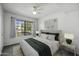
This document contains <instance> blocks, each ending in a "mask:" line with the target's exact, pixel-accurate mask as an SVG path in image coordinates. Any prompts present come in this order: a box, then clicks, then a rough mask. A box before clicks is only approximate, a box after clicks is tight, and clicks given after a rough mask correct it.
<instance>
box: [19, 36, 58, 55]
mask: <svg viewBox="0 0 79 59" xmlns="http://www.w3.org/2000/svg"><path fill="white" fill-rule="evenodd" d="M33 38H35V39H36V40H39V41H41V42H43V43H45V44H47V45H48V46H49V47H50V50H51V53H52V55H53V54H54V53H55V52H56V51H57V50H58V49H59V42H58V41H49V40H46V39H44V38H40V37H33ZM20 46H21V49H22V51H23V53H24V55H25V56H39V54H38V52H37V51H36V50H35V49H34V48H32V47H31V46H30V45H29V44H28V43H27V42H26V41H25V40H22V41H21V42H20Z"/></svg>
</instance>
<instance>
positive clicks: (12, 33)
mask: <svg viewBox="0 0 79 59" xmlns="http://www.w3.org/2000/svg"><path fill="white" fill-rule="evenodd" d="M15 21H16V19H15V18H14V17H11V31H10V37H11V38H14V37H16V29H15Z"/></svg>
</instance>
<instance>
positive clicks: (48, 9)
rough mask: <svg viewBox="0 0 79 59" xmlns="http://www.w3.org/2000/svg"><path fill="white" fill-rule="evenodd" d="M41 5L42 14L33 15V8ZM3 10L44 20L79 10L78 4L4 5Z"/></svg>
mask: <svg viewBox="0 0 79 59" xmlns="http://www.w3.org/2000/svg"><path fill="white" fill-rule="evenodd" d="M35 5H39V7H40V10H38V11H39V12H40V13H38V14H36V15H33V13H32V12H33V6H35ZM2 6H3V9H4V10H5V11H7V12H11V13H15V14H19V15H23V16H27V17H32V18H42V17H45V16H47V15H50V14H54V13H57V12H61V11H64V12H71V11H74V10H79V4H78V3H3V4H2Z"/></svg>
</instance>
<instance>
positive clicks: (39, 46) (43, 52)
mask: <svg viewBox="0 0 79 59" xmlns="http://www.w3.org/2000/svg"><path fill="white" fill-rule="evenodd" d="M25 41H27V43H28V44H30V45H31V47H32V48H34V49H35V50H36V51H37V52H38V54H39V56H52V54H51V50H50V48H49V46H48V45H46V44H44V43H42V42H40V41H38V40H35V39H33V38H29V39H26V40H25Z"/></svg>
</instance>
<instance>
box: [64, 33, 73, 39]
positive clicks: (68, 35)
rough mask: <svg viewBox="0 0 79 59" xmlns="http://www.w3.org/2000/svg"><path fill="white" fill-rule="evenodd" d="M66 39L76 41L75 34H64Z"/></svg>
mask: <svg viewBox="0 0 79 59" xmlns="http://www.w3.org/2000/svg"><path fill="white" fill-rule="evenodd" d="M64 37H65V38H66V39H74V34H72V33H64Z"/></svg>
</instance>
